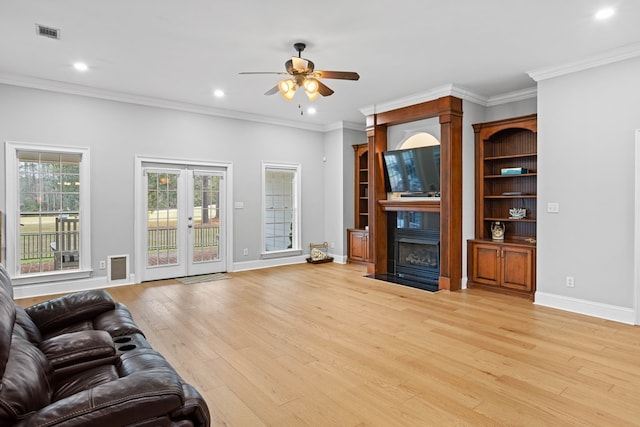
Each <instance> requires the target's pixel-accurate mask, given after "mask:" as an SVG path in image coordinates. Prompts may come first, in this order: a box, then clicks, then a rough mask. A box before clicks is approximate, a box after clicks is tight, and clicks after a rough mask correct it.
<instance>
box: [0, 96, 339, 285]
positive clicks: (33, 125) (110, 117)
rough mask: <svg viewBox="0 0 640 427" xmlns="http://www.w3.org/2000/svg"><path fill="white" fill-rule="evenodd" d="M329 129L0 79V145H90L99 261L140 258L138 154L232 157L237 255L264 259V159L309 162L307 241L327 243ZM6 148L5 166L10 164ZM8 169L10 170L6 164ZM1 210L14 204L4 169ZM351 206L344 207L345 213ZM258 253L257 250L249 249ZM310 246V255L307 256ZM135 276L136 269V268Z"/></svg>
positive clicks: (305, 174) (305, 178) (0, 160)
mask: <svg viewBox="0 0 640 427" xmlns="http://www.w3.org/2000/svg"><path fill="white" fill-rule="evenodd" d="M323 138H324V135H323V133H322V132H314V131H309V130H301V129H298V128H291V127H283V126H275V125H269V124H261V123H256V122H250V121H242V120H236V119H227V118H220V117H213V116H208V115H204V114H197V113H189V112H182V111H175V110H168V109H162V108H154V107H147V106H141V105H133V104H127V103H122V102H114V101H107V100H101V99H95V98H89V97H82V96H76V95H67V94H61V93H55V92H49V91H43V90H37V89H28V88H21V87H15V86H8V85H0V141H3V142H4V141H17V142H34V143H42V144H55V145H68V146H81V147H89V148H90V150H91V160H92V164H91V179H92V183H91V185H92V188H91V193H92V200H91V206H92V218H91V219H92V230H91V232H92V248H91V250H92V264H93V268H94V269H95V275H96V276H104V275H105V274H106V273H105V271H104V270H98V269H97V267H98V262H99V261H100V260H105V259H106V257H107V256H108V255H113V254H130V255H131V257H132V259H131V266H132V270H133V268H134V266H135V254H134V229H133V227H134V221H133V216H134V188H133V184H134V157H135V155H144V156H154V157H164V158H178V159H186V160H208V161H226V162H232V163H233V166H234V177H233V178H234V188H233V195H232V196H233V199H234V200H235V201H242V202H244V209H235V210H234V211H233V214H234V231H233V233H234V243H235V245H234V252H235V253H234V259H233V260H229V261H230V265H231V263H233V262H235V263H238V262H245V261H251V260H257V259H259V253H260V233H261V228H260V223H261V212H260V210H261V198H260V188H261V187H260V186H261V177H260V173H261V162H262V161H271V162H288V163H301V164H302V187H303V188H302V194H303V197H302V199H303V200H302V225H303V228H302V247H303V249H305V250H306V251H308V248H309V243H310V242H322V241H324V240H325V235H326V233H325V209H324V206H325V201H324V200H323V197H322V194H323V193H324V185H325V184H324V174H325V170H324V166H323V162H322V157H323V155H324V150H325V147H324V139H323ZM4 161H5V160H4V149H3V150H1V154H0V164H2V165H4ZM3 169H4V167H3ZM1 175H2V176H0V180H1V181H0V210H2V211H4V210H5V206H4V203H5V183H4V174H1ZM340 212H341V211H340ZM242 248H248V249H249V256H248V257H245V256H243V255H242ZM306 251H305V252H306ZM132 272H133V273H135V271H132Z"/></svg>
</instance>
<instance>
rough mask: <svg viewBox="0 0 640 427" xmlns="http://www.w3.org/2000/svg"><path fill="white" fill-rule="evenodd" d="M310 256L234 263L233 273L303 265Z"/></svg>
mask: <svg viewBox="0 0 640 427" xmlns="http://www.w3.org/2000/svg"><path fill="white" fill-rule="evenodd" d="M308 257H309V255H308V254H307V255H297V256H291V257H285V258H270V259H258V260H253V261H243V262H234V263H233V270H231V271H246V270H257V269H260V268H268V267H279V266H281V265H292V264H302V263H305V262H307V258H308Z"/></svg>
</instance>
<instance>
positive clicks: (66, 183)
mask: <svg viewBox="0 0 640 427" xmlns="http://www.w3.org/2000/svg"><path fill="white" fill-rule="evenodd" d="M5 154H6V159H7V160H6V166H7V167H6V174H7V176H6V182H7V242H9V243H8V244H7V247H8V248H9V247H12V248H15V250H12V251H7V265H8V266H14V267H13V271H12V272H11V273H12V275H14V276H15V277H37V276H41V275H50V274H51V273H77V272H80V271H81V270H86V269H88V267H89V266H90V265H91V262H90V260H89V259H88V257H89V253H90V240H89V233H88V232H85V230H89V229H90V227H89V217H88V206H89V197H88V185H89V173H88V164H89V153H88V150H85V149H75V148H61V147H48V146H36V145H31V144H16V143H7V147H6V153H5ZM84 276H86V274H84ZM67 277H68V275H67ZM27 282H28V280H27Z"/></svg>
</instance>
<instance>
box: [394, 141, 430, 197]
mask: <svg viewBox="0 0 640 427" xmlns="http://www.w3.org/2000/svg"><path fill="white" fill-rule="evenodd" d="M382 154H383V158H384V164H385V172H386V178H387V182H388V185H389V187H388V189H389V190H390V191H392V192H394V193H415V194H425V195H436V194H437V193H439V192H440V146H439V145H432V146H429V147H418V148H410V149H407V150H396V151H386V152H384V153H382Z"/></svg>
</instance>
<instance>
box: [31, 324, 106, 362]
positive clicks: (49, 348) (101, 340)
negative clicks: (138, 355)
mask: <svg viewBox="0 0 640 427" xmlns="http://www.w3.org/2000/svg"><path fill="white" fill-rule="evenodd" d="M40 350H41V351H42V352H43V353H44V355H45V356H46V357H47V359H49V361H50V362H51V365H52V366H53V369H54V370H58V369H60V368H64V367H67V366H70V365H74V364H78V363H83V362H88V361H91V360H96V359H103V358H108V357H111V356H115V354H116V348H115V345H114V343H113V339H112V338H111V335H109V334H108V333H107V332H105V331H80V332H71V333H68V334H62V335H58V336H55V337H52V338H48V339H46V340H44V341H42V342H41V343H40Z"/></svg>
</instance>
